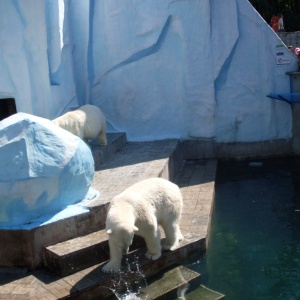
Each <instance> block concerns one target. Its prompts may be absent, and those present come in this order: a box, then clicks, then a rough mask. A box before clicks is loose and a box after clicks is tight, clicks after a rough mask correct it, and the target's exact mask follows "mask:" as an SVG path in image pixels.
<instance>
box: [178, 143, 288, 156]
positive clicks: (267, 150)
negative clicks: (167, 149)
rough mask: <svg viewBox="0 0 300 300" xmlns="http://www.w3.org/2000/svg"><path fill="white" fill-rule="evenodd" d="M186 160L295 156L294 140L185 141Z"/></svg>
mask: <svg viewBox="0 0 300 300" xmlns="http://www.w3.org/2000/svg"><path fill="white" fill-rule="evenodd" d="M180 147H181V150H180V151H181V153H182V157H183V158H184V159H212V158H219V159H245V158H263V157H264V158H266V157H276V156H284V155H292V154H293V141H292V139H286V140H285V139H281V140H273V141H262V142H249V143H217V142H215V141H214V140H184V141H182V142H181V144H180Z"/></svg>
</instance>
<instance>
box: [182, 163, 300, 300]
mask: <svg viewBox="0 0 300 300" xmlns="http://www.w3.org/2000/svg"><path fill="white" fill-rule="evenodd" d="M260 162H262V163H263V164H262V165H261V166H259V165H257V164H255V165H254V166H251V165H249V161H242V162H219V165H218V174H217V181H216V195H215V206H214V212H213V216H212V224H211V234H210V238H209V244H208V250H207V253H206V255H205V257H204V258H201V259H200V260H199V261H198V262H195V263H193V264H190V265H189V267H190V268H192V269H194V270H196V271H198V272H200V273H202V274H203V277H202V283H203V284H204V285H206V286H207V287H209V288H211V289H213V290H216V291H218V292H220V293H223V294H225V295H226V300H235V299H237V300H248V299H249V300H250V299H251V300H260V299H264V300H265V299H272V300H275V299H284V300H290V299H300V211H297V210H298V209H299V210H300V159H295V158H280V159H270V160H260ZM187 299H189V298H188V297H187Z"/></svg>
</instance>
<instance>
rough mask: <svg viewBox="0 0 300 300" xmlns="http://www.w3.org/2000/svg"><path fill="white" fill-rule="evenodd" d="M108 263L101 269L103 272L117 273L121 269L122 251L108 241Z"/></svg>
mask: <svg viewBox="0 0 300 300" xmlns="http://www.w3.org/2000/svg"><path fill="white" fill-rule="evenodd" d="M109 253H110V261H109V262H108V263H107V264H106V265H105V266H104V267H103V268H102V271H103V272H106V273H108V272H117V271H118V270H119V269H120V268H121V262H122V249H121V248H120V247H119V245H118V244H117V243H114V242H112V241H111V240H109Z"/></svg>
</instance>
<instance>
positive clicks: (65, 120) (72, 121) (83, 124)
mask: <svg viewBox="0 0 300 300" xmlns="http://www.w3.org/2000/svg"><path fill="white" fill-rule="evenodd" d="M52 122H53V123H54V124H55V125H57V126H59V127H61V128H63V129H65V130H67V131H69V132H71V133H73V134H74V135H77V136H78V137H80V138H81V139H82V140H84V141H85V142H86V143H87V141H88V139H95V138H98V143H99V145H103V146H105V145H106V144H107V140H106V120H105V116H104V114H103V113H102V111H101V110H100V108H98V107H97V106H95V105H90V104H86V105H83V106H81V107H80V108H79V109H77V110H74V111H70V112H67V113H65V114H64V115H62V116H60V117H58V118H56V119H54V120H52Z"/></svg>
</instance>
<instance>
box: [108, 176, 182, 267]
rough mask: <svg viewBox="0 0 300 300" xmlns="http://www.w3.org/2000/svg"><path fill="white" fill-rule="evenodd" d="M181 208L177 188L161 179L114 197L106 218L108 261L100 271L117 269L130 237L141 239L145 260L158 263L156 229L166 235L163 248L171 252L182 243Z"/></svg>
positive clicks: (157, 235) (137, 184) (159, 252)
mask: <svg viewBox="0 0 300 300" xmlns="http://www.w3.org/2000/svg"><path fill="white" fill-rule="evenodd" d="M182 206H183V201H182V196H181V193H180V190H179V187H178V186H177V185H176V184H174V183H172V182H170V181H168V180H165V179H162V178H150V179H146V180H143V181H141V182H138V183H136V184H134V185H133V186H131V187H129V188H128V189H126V190H125V191H124V192H122V193H121V194H119V195H117V196H116V197H114V199H113V200H112V202H111V204H110V207H109V210H108V214H107V218H106V232H107V234H108V236H109V250H110V261H109V262H108V263H107V264H106V265H105V266H104V267H103V271H104V272H115V271H118V270H119V269H120V267H121V260H122V255H123V254H126V253H128V249H129V246H130V245H131V243H132V239H133V236H134V234H136V235H139V236H141V237H143V238H144V239H145V242H146V245H147V253H146V256H147V258H149V259H153V260H156V259H158V258H159V257H160V256H161V244H160V232H159V228H158V225H161V226H162V228H163V229H164V232H165V235H166V241H165V244H164V245H163V248H164V249H167V250H173V249H175V248H176V247H177V246H178V243H179V241H180V240H183V236H182V234H181V232H180V229H179V220H180V216H181V212H182Z"/></svg>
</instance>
